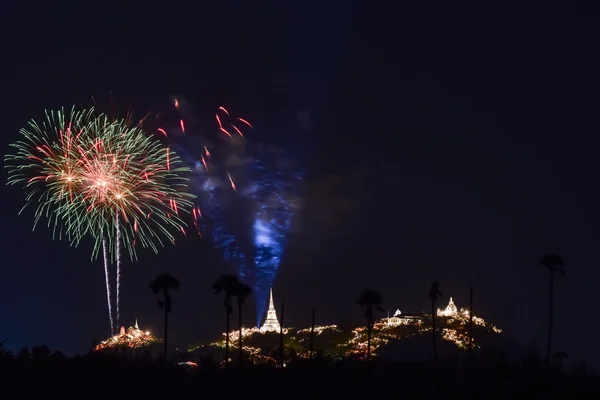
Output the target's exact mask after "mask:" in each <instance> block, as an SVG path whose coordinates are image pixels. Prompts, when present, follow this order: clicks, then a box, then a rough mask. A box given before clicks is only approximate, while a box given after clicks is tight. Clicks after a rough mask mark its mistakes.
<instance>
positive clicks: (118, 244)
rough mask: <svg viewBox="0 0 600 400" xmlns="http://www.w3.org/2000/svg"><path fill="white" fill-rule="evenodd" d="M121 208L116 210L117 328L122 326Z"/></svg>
mask: <svg viewBox="0 0 600 400" xmlns="http://www.w3.org/2000/svg"><path fill="white" fill-rule="evenodd" d="M119 221H120V220H119V210H118V209H117V210H116V211H115V230H116V233H117V237H116V238H115V245H116V251H115V253H116V254H115V256H116V264H117V295H116V306H117V316H116V322H117V329H120V328H121V325H120V324H121V227H120V222H119Z"/></svg>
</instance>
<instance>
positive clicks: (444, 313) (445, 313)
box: [436, 297, 458, 317]
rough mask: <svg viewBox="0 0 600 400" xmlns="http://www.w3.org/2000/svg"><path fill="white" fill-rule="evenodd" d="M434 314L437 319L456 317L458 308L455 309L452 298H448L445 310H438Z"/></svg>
mask: <svg viewBox="0 0 600 400" xmlns="http://www.w3.org/2000/svg"><path fill="white" fill-rule="evenodd" d="M436 314H437V316H438V317H456V315H457V314H458V308H456V305H455V304H454V300H452V297H450V302H449V303H448V305H447V306H446V308H445V309H443V310H442V309H440V308H438V309H437V313H436Z"/></svg>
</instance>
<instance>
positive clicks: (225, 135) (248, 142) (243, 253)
mask: <svg viewBox="0 0 600 400" xmlns="http://www.w3.org/2000/svg"><path fill="white" fill-rule="evenodd" d="M174 102H175V107H174V108H175V110H174V111H175V115H173V116H172V117H171V118H170V120H171V121H172V123H171V124H170V126H169V127H168V128H165V126H164V124H163V126H161V127H158V128H156V130H157V131H158V133H159V135H158V136H159V137H163V138H166V140H168V141H169V143H170V144H171V145H173V146H176V147H177V148H178V151H179V153H181V154H182V155H184V158H185V159H186V161H187V162H188V163H189V164H190V165H193V166H194V172H195V174H194V178H193V180H192V183H191V186H192V187H195V188H196V190H197V194H198V196H199V197H198V204H199V205H200V208H201V209H202V211H203V212H204V216H205V217H204V218H202V219H201V222H200V223H201V225H202V226H201V228H202V229H203V230H207V231H208V232H209V233H210V237H211V239H212V241H213V243H214V245H215V247H216V248H217V249H219V250H220V251H221V252H222V254H223V255H224V257H225V259H226V260H227V261H228V262H229V263H231V264H232V265H233V266H234V267H235V268H236V270H237V273H238V275H239V277H240V279H241V280H242V281H244V282H246V283H248V284H249V285H251V286H252V287H253V290H254V296H255V298H256V304H257V310H256V320H257V325H259V324H260V322H261V318H262V317H263V315H264V312H265V308H266V305H267V300H268V293H269V288H270V287H271V286H272V285H273V281H274V279H275V274H276V272H277V269H278V267H279V264H280V262H281V258H282V254H283V251H284V248H285V243H286V236H287V233H288V231H289V229H290V226H291V221H292V218H293V216H294V214H295V213H296V212H297V210H298V209H299V207H300V204H299V198H300V197H299V196H300V186H301V182H302V178H303V172H304V171H303V169H302V168H300V167H298V165H297V163H294V160H293V159H292V157H290V156H289V154H290V153H291V152H289V151H284V149H283V148H282V147H281V146H266V145H261V144H259V143H256V142H255V141H254V138H253V136H256V132H255V134H254V135H251V134H250V133H251V132H253V129H254V127H253V125H252V124H251V123H250V122H249V121H248V120H247V119H244V118H236V117H234V116H233V115H232V113H230V112H229V111H228V110H227V109H225V108H224V107H219V109H218V110H217V113H216V115H215V117H214V118H215V125H213V128H212V129H210V128H209V129H206V128H205V129H195V128H196V127H194V125H193V124H191V123H187V124H186V125H185V126H186V131H185V132H183V130H182V129H181V126H178V125H179V124H180V121H182V120H186V119H187V117H186V115H185V107H182V102H181V101H178V100H175V101H174ZM211 130H212V131H214V132H215V133H216V135H213V136H210V135H207V134H204V135H203V134H202V133H204V132H206V131H211ZM199 131H200V132H199ZM244 131H246V133H245V132H244ZM194 140H195V142H194Z"/></svg>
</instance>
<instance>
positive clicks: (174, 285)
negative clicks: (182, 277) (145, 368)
mask: <svg viewBox="0 0 600 400" xmlns="http://www.w3.org/2000/svg"><path fill="white" fill-rule="evenodd" d="M179 285H180V283H179V281H178V280H177V279H175V278H173V277H172V276H171V275H169V274H160V275H159V276H158V277H157V278H156V279H155V280H153V281H152V282H151V283H150V289H152V292H153V293H154V294H158V293H162V295H163V300H159V301H158V306H159V307H160V308H164V310H165V338H164V350H163V351H164V357H165V360H166V359H167V349H168V343H169V342H168V340H169V335H168V334H169V313H170V312H171V304H172V302H171V293H170V292H171V289H173V290H176V289H178V288H179Z"/></svg>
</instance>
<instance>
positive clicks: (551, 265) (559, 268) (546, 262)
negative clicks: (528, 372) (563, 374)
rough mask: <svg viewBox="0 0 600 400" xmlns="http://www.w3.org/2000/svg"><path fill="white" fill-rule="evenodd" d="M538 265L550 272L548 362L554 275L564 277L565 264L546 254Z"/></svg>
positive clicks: (547, 359)
mask: <svg viewBox="0 0 600 400" xmlns="http://www.w3.org/2000/svg"><path fill="white" fill-rule="evenodd" d="M540 264H542V265H543V266H544V267H546V268H547V269H548V271H550V316H549V318H548V344H547V347H546V362H550V352H551V350H552V326H553V324H554V273H555V272H558V273H559V274H560V275H561V276H565V269H564V266H565V262H564V261H563V260H562V258H561V257H560V256H559V255H558V254H556V253H553V254H546V255H545V256H543V257H542V258H541V259H540Z"/></svg>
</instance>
